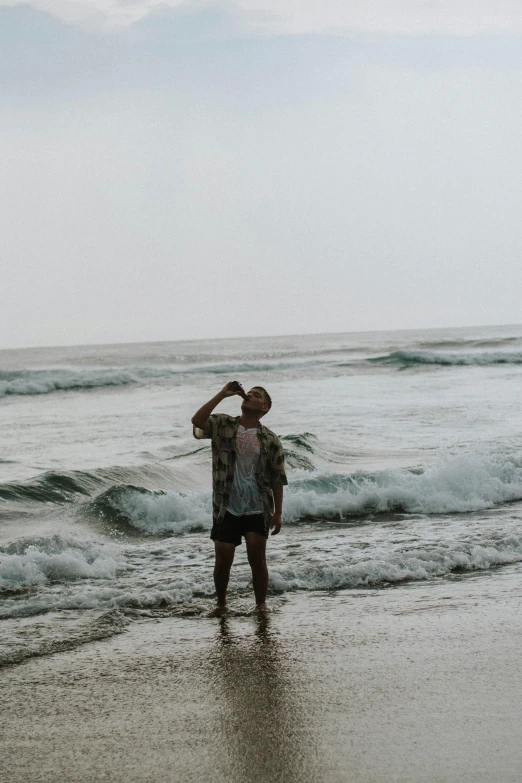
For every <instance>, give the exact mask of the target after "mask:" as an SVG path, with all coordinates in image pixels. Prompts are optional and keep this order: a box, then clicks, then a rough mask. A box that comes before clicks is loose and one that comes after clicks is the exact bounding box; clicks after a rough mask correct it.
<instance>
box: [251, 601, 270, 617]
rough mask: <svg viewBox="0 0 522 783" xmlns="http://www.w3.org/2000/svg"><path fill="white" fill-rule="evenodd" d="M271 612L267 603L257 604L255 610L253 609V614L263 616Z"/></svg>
mask: <svg viewBox="0 0 522 783" xmlns="http://www.w3.org/2000/svg"><path fill="white" fill-rule="evenodd" d="M269 612H270V609H269V608H268V606H267V605H266V604H265V603H262V604H256V605H255V606H254V608H253V609H252V614H257V615H261V616H265V615H267V614H268V613H269Z"/></svg>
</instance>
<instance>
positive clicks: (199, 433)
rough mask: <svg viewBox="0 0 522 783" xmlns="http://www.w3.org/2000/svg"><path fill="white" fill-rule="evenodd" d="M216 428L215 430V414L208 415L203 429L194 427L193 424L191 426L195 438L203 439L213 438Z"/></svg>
mask: <svg viewBox="0 0 522 783" xmlns="http://www.w3.org/2000/svg"><path fill="white" fill-rule="evenodd" d="M216 430H217V422H216V415H215V414H213V415H211V416H209V417H208V421H207V423H206V424H205V429H204V430H202V429H201V428H200V427H196V425H195V424H194V425H193V426H192V432H193V435H194V437H195V438H196V440H203V439H204V438H213V437H214V436H215V434H216Z"/></svg>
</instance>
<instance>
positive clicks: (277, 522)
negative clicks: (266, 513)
mask: <svg viewBox="0 0 522 783" xmlns="http://www.w3.org/2000/svg"><path fill="white" fill-rule="evenodd" d="M282 524H283V517H282V515H281V514H280V513H279V514H273V515H272V519H271V520H270V528H273V530H272V535H273V536H277V534H278V533H279V531H280V530H281V525H282Z"/></svg>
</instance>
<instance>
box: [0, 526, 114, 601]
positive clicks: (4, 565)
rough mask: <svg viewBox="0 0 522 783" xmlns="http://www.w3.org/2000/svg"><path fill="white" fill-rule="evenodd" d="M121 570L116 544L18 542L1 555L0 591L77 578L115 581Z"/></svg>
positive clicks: (55, 541) (61, 540)
mask: <svg viewBox="0 0 522 783" xmlns="http://www.w3.org/2000/svg"><path fill="white" fill-rule="evenodd" d="M13 550H14V551H13ZM16 550H18V551H16ZM122 567H123V561H122V556H121V553H120V550H119V548H118V547H117V546H116V545H111V544H108V545H102V544H97V543H90V542H87V543H83V544H81V543H79V542H71V541H67V540H65V539H60V538H59V537H53V538H51V539H49V540H48V542H42V541H40V542H38V543H37V544H27V545H21V544H20V543H19V544H18V545H17V546H16V547H12V548H11V550H10V551H3V552H0V590H8V591H16V590H23V589H27V588H30V587H38V586H43V585H48V584H50V583H60V582H61V583H63V582H71V581H75V580H78V579H114V578H115V576H116V574H117V572H118V570H119V569H121V568H122Z"/></svg>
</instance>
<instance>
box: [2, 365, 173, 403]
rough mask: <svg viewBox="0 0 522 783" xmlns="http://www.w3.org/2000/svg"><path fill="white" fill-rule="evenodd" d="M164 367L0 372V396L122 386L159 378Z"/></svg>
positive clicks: (162, 373) (166, 373)
mask: <svg viewBox="0 0 522 783" xmlns="http://www.w3.org/2000/svg"><path fill="white" fill-rule="evenodd" d="M168 374H169V373H168V371H165V370H162V369H160V368H153V367H136V368H129V369H125V368H120V369H94V368H93V369H89V370H66V369H62V370H20V371H13V372H6V371H2V372H0V397H6V396H8V395H26V394H27V395H31V394H49V393H50V392H54V391H73V390H76V391H81V390H87V389H97V388H100V387H103V386H125V385H128V384H132V383H140V382H142V381H144V380H147V379H149V378H161V377H164V376H165V375H168Z"/></svg>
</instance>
